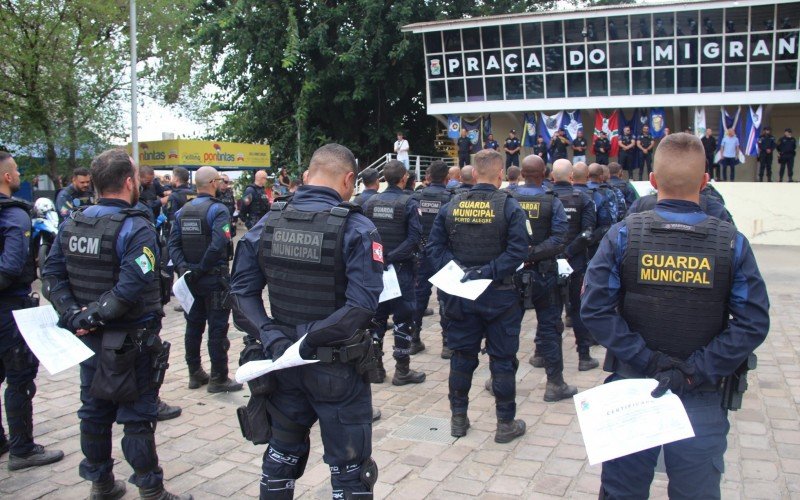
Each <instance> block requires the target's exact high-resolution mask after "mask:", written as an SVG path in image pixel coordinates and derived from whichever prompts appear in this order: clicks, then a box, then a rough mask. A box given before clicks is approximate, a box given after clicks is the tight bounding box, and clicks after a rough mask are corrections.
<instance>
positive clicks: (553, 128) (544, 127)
mask: <svg viewBox="0 0 800 500" xmlns="http://www.w3.org/2000/svg"><path fill="white" fill-rule="evenodd" d="M563 121H564V112H563V111H559V112H558V113H556V114H554V115H546V114H544V113H542V118H541V120H539V135H541V136H542V137H543V138H544V143H545V144H550V139H551V138H552V137H553V136H554V135H555V134H556V132H558V129H560V128H561V124H562V122H563Z"/></svg>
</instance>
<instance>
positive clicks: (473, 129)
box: [461, 117, 483, 153]
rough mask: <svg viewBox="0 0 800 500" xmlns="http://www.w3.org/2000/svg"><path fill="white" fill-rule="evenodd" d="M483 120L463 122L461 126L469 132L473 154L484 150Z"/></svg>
mask: <svg viewBox="0 0 800 500" xmlns="http://www.w3.org/2000/svg"><path fill="white" fill-rule="evenodd" d="M481 121H482V120H481V118H480V117H478V118H476V119H474V120H472V121H470V120H461V126H462V127H464V130H466V131H467V137H469V140H470V141H471V142H472V152H473V153H477V152H478V151H480V150H481V149H483V142H482V141H481V129H482V128H483V127H482V126H481Z"/></svg>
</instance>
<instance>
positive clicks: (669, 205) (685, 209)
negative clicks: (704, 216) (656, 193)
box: [656, 200, 702, 213]
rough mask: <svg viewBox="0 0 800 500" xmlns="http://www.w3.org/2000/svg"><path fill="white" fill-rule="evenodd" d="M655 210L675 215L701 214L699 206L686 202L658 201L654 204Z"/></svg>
mask: <svg viewBox="0 0 800 500" xmlns="http://www.w3.org/2000/svg"><path fill="white" fill-rule="evenodd" d="M656 210H664V211H666V212H676V213H691V212H702V209H701V208H700V205H698V204H697V203H695V202H693V201H687V200H659V201H658V203H656Z"/></svg>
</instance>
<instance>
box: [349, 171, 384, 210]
mask: <svg viewBox="0 0 800 500" xmlns="http://www.w3.org/2000/svg"><path fill="white" fill-rule="evenodd" d="M379 179H380V174H379V173H378V171H377V170H375V169H374V168H367V169H365V170H364V171H363V172H361V182H362V183H363V184H364V190H363V191H361V192H360V193H358V196H356V197H355V198H353V203H354V204H356V205H358V206H359V207H363V206H364V204H365V203H366V202H367V200H369V199H370V198H372V197H373V196H375V195H376V194H378V189H379V188H380V183H379V182H378V180H379Z"/></svg>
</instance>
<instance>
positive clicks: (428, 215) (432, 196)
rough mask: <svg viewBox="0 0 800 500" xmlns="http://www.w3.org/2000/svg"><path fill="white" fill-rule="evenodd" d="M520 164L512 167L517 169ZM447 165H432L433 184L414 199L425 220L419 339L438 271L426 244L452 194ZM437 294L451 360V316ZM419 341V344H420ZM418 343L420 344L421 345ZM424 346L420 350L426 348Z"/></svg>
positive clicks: (445, 356) (417, 325) (418, 285)
mask: <svg viewBox="0 0 800 500" xmlns="http://www.w3.org/2000/svg"><path fill="white" fill-rule="evenodd" d="M514 168H517V167H511V168H510V169H509V171H511V169H514ZM447 170H448V168H447V165H446V164H445V163H444V162H442V161H435V162H433V163H431V165H430V166H429V167H428V176H430V179H431V183H430V185H429V186H428V187H426V188H424V189H422V190H420V191H417V192H416V193H414V195H413V196H412V198H414V199H415V200H416V201H417V203H418V204H419V211H420V222H421V223H422V241H421V242H420V243H421V244H420V247H421V248H422V250H421V251H420V253H419V257H418V260H419V271H418V274H417V283H416V286H415V289H414V297H415V303H416V304H415V308H414V318H413V323H414V331H415V334H416V336H417V339H418V338H419V330H420V329H421V327H422V317H423V316H424V315H425V309H426V308H427V307H428V302H429V301H430V299H431V288H432V285H431V283H430V281H428V279H429V278H430V277H431V276H433V275H434V274H435V270H434V269H433V268H431V264H430V260H429V259H428V258H427V256H426V251H425V245H426V243H427V240H428V236H429V235H430V234H431V229H433V221H434V220H435V219H436V216H437V215H438V214H439V210H441V208H442V207H443V206H445V205H447V203H448V202H449V201H450V198H451V197H452V193H451V192H450V191H449V190H448V189H447V188H446V187H445V183H446V182H447ZM436 293H437V297H438V298H439V304H440V308H439V309H440V311H439V312H440V315H439V317H440V321H439V322H440V325H441V327H442V354H441V357H442V359H450V356H452V353H453V351H452V350H450V348H448V347H447V319H446V317H445V316H444V307H443V306H441V304H442V302H443V301H444V300H443V292H442V291H441V290H437V292H436ZM417 342H418V343H417ZM417 342H415V344H414V345H413V346H412V352H413V351H414V350H415V349H418V348H419V347H422V349H424V348H425V345H424V344H422V343H421V341H419V340H417ZM417 346H418V347H417ZM422 349H420V350H422Z"/></svg>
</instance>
